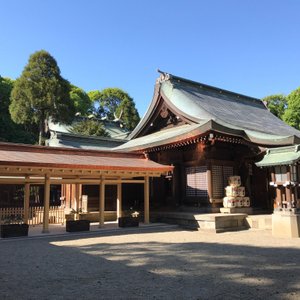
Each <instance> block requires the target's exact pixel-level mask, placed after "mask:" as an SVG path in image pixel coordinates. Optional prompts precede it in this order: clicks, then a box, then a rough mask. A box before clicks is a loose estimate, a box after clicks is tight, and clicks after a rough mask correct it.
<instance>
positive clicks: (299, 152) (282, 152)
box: [256, 145, 300, 167]
mask: <svg viewBox="0 0 300 300" xmlns="http://www.w3.org/2000/svg"><path fill="white" fill-rule="evenodd" d="M299 159H300V145H295V146H289V147H280V148H273V149H268V150H267V153H266V154H265V156H264V158H263V159H262V160H261V161H260V162H257V163H256V165H257V166H258V167H271V166H279V165H292V164H294V163H296V162H297V161H299Z"/></svg>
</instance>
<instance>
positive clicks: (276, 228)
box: [272, 211, 300, 238]
mask: <svg viewBox="0 0 300 300" xmlns="http://www.w3.org/2000/svg"><path fill="white" fill-rule="evenodd" d="M272 235H273V236H276V237H287V238H299V237H300V214H295V213H293V212H275V211H274V213H273V215H272Z"/></svg>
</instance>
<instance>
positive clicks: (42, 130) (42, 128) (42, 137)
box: [39, 119, 47, 146]
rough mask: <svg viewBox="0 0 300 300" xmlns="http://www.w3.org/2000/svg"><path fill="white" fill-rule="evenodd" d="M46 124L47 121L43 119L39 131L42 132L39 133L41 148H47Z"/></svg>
mask: <svg viewBox="0 0 300 300" xmlns="http://www.w3.org/2000/svg"><path fill="white" fill-rule="evenodd" d="M46 124H47V120H45V119H42V120H41V121H40V124H39V130H40V133H39V145H41V146H45V141H46V130H45V129H46Z"/></svg>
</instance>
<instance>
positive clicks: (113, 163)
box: [0, 143, 173, 176]
mask: <svg viewBox="0 0 300 300" xmlns="http://www.w3.org/2000/svg"><path fill="white" fill-rule="evenodd" d="M172 169H173V167H172V166H166V165H161V164H158V163H155V162H153V161H151V160H149V159H147V158H146V157H145V156H144V155H143V154H136V153H122V152H121V153H120V152H118V153H116V152H112V151H93V150H79V149H67V148H53V147H42V146H31V145H20V144H10V143H0V174H1V175H3V174H11V175H12V174H22V175H26V174H44V173H48V172H50V173H51V174H56V175H58V174H67V173H68V174H74V175H76V174H79V175H80V174H85V175H88V174H89V175H90V176H92V175H93V174H94V175H103V174H110V175H112V174H117V173H119V174H124V175H126V174H127V175H128V174H131V176H143V175H149V176H160V175H161V174H164V173H167V172H168V171H171V170H172ZM67 170H68V172H66V171H67ZM103 172H104V173H103Z"/></svg>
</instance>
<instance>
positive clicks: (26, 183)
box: [23, 176, 30, 224]
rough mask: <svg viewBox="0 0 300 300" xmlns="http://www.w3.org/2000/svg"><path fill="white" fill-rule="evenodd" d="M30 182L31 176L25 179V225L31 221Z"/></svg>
mask: <svg viewBox="0 0 300 300" xmlns="http://www.w3.org/2000/svg"><path fill="white" fill-rule="evenodd" d="M26 180H29V176H26V177H25V189H24V220H23V221H24V223H25V224H28V220H29V200H30V183H29V182H26Z"/></svg>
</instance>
